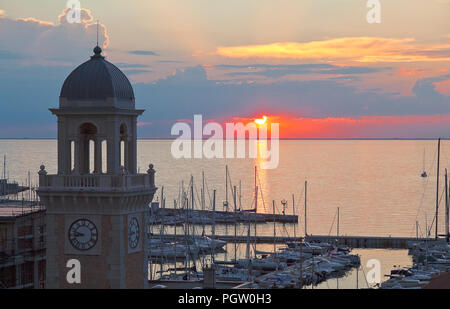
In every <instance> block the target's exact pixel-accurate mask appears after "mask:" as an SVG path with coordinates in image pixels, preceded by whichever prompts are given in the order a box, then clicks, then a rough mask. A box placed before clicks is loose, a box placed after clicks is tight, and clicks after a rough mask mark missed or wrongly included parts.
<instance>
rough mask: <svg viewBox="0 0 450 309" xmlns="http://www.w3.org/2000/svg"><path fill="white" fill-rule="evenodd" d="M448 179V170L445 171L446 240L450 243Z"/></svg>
mask: <svg viewBox="0 0 450 309" xmlns="http://www.w3.org/2000/svg"><path fill="white" fill-rule="evenodd" d="M448 193H449V192H448V177H447V169H445V239H446V240H447V242H449V238H450V235H449V226H448V225H449V222H448V220H449V210H448V207H449V206H448Z"/></svg>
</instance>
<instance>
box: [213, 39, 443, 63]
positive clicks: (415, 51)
mask: <svg viewBox="0 0 450 309" xmlns="http://www.w3.org/2000/svg"><path fill="white" fill-rule="evenodd" d="M449 48H450V44H447V45H428V46H427V45H418V44H416V43H415V40H414V39H412V38H406V39H390V38H377V37H348V38H337V39H330V40H324V41H312V42H306V43H297V42H279V43H272V44H264V45H244V46H232V47H218V48H217V51H216V54H217V55H220V56H223V57H228V58H281V59H302V60H304V59H316V60H317V59H320V60H327V59H344V60H353V61H359V62H414V61H450V57H449V56H448V54H445V50H448V49H449ZM440 52H441V53H440Z"/></svg>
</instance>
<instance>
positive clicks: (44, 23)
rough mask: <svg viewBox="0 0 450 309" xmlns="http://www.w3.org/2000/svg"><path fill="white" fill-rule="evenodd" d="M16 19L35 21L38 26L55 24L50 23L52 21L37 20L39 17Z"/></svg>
mask: <svg viewBox="0 0 450 309" xmlns="http://www.w3.org/2000/svg"><path fill="white" fill-rule="evenodd" d="M17 20H20V21H23V22H31V23H35V24H38V25H39V26H52V27H53V26H55V24H54V23H52V22H49V21H44V20H39V19H36V18H34V17H27V18H17Z"/></svg>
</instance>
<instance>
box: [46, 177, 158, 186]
mask: <svg viewBox="0 0 450 309" xmlns="http://www.w3.org/2000/svg"><path fill="white" fill-rule="evenodd" d="M39 186H40V187H41V188H43V187H54V188H58V187H60V188H115V189H121V188H139V187H150V188H152V187H154V186H155V183H154V179H153V177H151V175H149V174H135V175H103V174H101V175H40V177H39Z"/></svg>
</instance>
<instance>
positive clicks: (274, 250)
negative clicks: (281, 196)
mask: <svg viewBox="0 0 450 309" xmlns="http://www.w3.org/2000/svg"><path fill="white" fill-rule="evenodd" d="M272 210H273V254H276V253H277V250H276V245H275V242H276V235H277V232H276V229H275V201H274V200H272Z"/></svg>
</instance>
